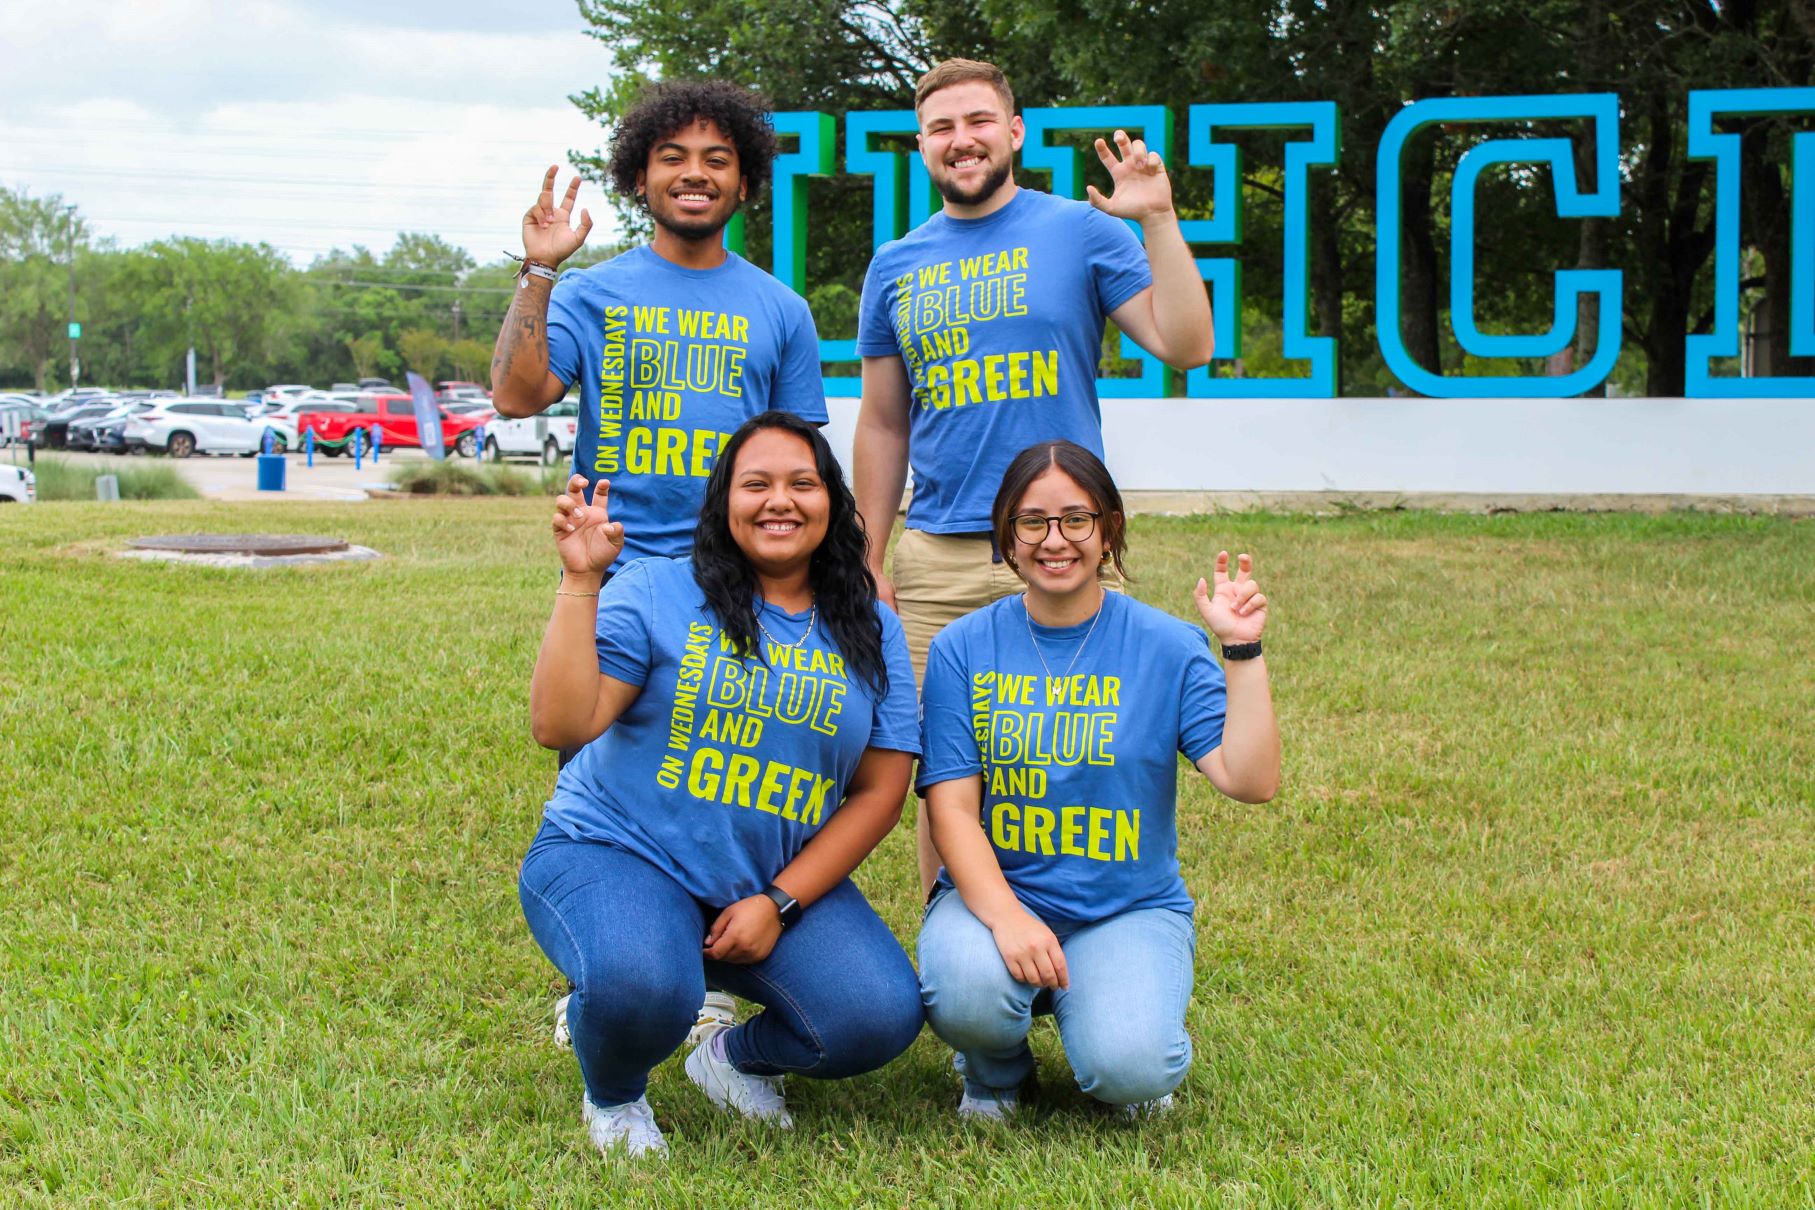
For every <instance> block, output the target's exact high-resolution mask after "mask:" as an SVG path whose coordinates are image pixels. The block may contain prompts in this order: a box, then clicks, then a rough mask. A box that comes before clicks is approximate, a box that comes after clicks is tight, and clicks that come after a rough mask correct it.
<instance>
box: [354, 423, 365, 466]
mask: <svg viewBox="0 0 1815 1210" xmlns="http://www.w3.org/2000/svg"><path fill="white" fill-rule="evenodd" d="M365 437H366V431H365V430H364V429H354V430H353V469H354V470H358V469H359V468H360V467H361V466H363V465H364V464H365V454H366V445H365Z"/></svg>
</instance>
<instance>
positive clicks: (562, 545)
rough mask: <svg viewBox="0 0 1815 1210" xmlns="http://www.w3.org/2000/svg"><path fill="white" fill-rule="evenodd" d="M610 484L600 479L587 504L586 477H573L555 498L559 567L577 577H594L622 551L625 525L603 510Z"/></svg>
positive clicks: (556, 542)
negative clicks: (589, 502)
mask: <svg viewBox="0 0 1815 1210" xmlns="http://www.w3.org/2000/svg"><path fill="white" fill-rule="evenodd" d="M610 492H611V484H610V483H609V482H608V481H606V480H604V479H601V480H599V485H598V487H597V488H595V489H594V490H593V493H592V503H591V504H588V503H586V476H585V475H575V476H573V477H572V478H571V479H569V480H568V481H567V490H566V491H565V492H563V493H562V494H561V495H559V496H557V497H555V549H556V550H557V551H559V552H560V554H561V567H562V568H563V569H564V570H566V571H569V572H572V573H573V574H574V575H577V576H596V575H599V574H600V573H602V572H603V571H605V569H607V568H608V567H610V566H611V565H612V564H613V563H615V562H617V558H618V556H619V555H620V554H622V553H623V551H624V526H623V524H622V523H621V522H618V521H613V520H612V519H611V517H610V516H609V515H608V514H607V513H606V511H605V498H606V496H608V495H609V494H610Z"/></svg>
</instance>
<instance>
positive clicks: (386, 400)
mask: <svg viewBox="0 0 1815 1210" xmlns="http://www.w3.org/2000/svg"><path fill="white" fill-rule="evenodd" d="M438 410H439V411H440V412H441V440H442V443H443V444H444V445H446V446H447V447H449V448H450V449H452V450H453V451H454V452H455V453H457V454H459V455H460V456H461V457H463V458H473V457H477V456H478V453H479V443H478V439H477V438H476V437H475V436H474V435H473V432H474V430H475V429H477V428H479V427H480V424H481V422H480V421H478V420H474V419H472V418H471V417H469V416H456V415H453V414H452V413H450V412H448V411H447V410H446V409H445V408H441V409H438ZM373 425H377V426H378V434H379V439H380V440H381V441H383V442H384V448H385V449H396V448H397V447H399V446H406V445H407V446H414V447H417V448H420V447H421V445H422V436H421V434H420V433H418V432H417V431H416V404H415V402H414V401H413V400H412V399H411V398H410V397H409V396H408V395H366V396H364V397H362V398H361V399H360V408H359V410H358V411H357V412H310V411H302V412H299V413H298V414H297V417H296V435H297V437H298V438H299V439H300V438H301V437H302V436H303V435H304V434H305V433H311V432H312V433H314V434H315V448H316V449H318V450H320V451H322V452H323V453H324V454H326V455H328V457H330V458H332V457H335V456H337V455H339V454H341V453H343V452H345V451H346V450H347V448H348V447H349V446H350V445H351V444H352V441H353V432H354V430H355V429H358V430H361V431H363V432H364V433H365V439H366V440H367V441H370V440H371V438H372V426H373Z"/></svg>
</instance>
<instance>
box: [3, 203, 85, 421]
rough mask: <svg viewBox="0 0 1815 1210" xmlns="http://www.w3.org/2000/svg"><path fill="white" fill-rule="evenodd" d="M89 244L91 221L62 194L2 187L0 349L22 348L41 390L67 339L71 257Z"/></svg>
mask: <svg viewBox="0 0 1815 1210" xmlns="http://www.w3.org/2000/svg"><path fill="white" fill-rule="evenodd" d="M87 245H88V225H87V224H86V223H84V222H83V221H82V219H81V218H80V217H79V216H78V215H77V214H76V209H75V207H74V206H69V205H66V204H64V201H63V198H62V196H61V195H60V194H54V193H53V194H51V195H50V196H48V197H42V198H34V197H32V196H31V195H30V194H29V193H26V192H24V191H23V190H21V191H19V192H16V193H15V192H13V191H12V190H9V189H5V188H0V350H8V349H10V350H16V351H17V352H16V353H15V354H14V356H16V357H17V359H18V363H17V368H18V369H20V370H23V371H24V372H26V373H28V374H30V375H31V377H32V380H33V383H34V385H35V386H36V388H37V389H38V390H40V391H42V390H45V389H46V388H47V387H48V386H49V385H50V375H51V367H52V366H53V365H54V364H55V362H56V361H57V354H58V353H59V352H61V351H62V349H63V348H64V347H65V346H64V343H63V342H64V341H66V340H67V339H68V336H67V333H66V329H65V325H66V324H67V322H68V319H69V278H70V272H71V269H70V262H71V259H72V258H73V257H75V256H76V255H77V254H78V252H80V251H85V250H86V248H87ZM78 314H79V313H78ZM3 357H4V353H0V358H3ZM4 368H5V363H4V361H3V360H0V370H3V369H4ZM72 385H73V384H72Z"/></svg>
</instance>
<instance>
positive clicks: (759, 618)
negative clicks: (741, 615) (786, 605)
mask: <svg viewBox="0 0 1815 1210" xmlns="http://www.w3.org/2000/svg"><path fill="white" fill-rule="evenodd" d="M818 621H819V602H818V601H815V602H813V609H812V611H811V612H810V613H808V614H807V633H805V634H803V635H801V636H800V637H799V638H798V639H795V640H794V641H793V642H792V643H784V642H782V641H781V640H780V639H778V638H776V637H775V636H774V635H772V634H770V633H769V628H768V627H767V626H764V625H763V614H762V610H760V609H759V610H757V611H756V628H757V629H758V630H760V631H762V632H763V637H764V638H766V639H768V640H769V641H770V642H771V643H774V644H775V645H776V646H777V647H786V648H793V647H799V646H801V645H802V644H803V643H805V642H806V641H807V640H808V639H810V638H812V637H813V626H814V624H815V623H817V622H818Z"/></svg>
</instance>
